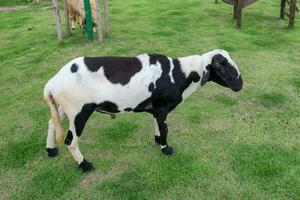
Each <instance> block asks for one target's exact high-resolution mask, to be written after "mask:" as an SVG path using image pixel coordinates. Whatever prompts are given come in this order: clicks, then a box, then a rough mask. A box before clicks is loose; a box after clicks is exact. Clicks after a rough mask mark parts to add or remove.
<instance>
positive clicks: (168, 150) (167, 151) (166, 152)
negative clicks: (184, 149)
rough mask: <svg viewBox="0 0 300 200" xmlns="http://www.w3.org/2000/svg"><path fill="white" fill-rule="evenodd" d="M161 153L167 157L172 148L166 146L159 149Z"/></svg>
mask: <svg viewBox="0 0 300 200" xmlns="http://www.w3.org/2000/svg"><path fill="white" fill-rule="evenodd" d="M161 152H163V154H165V155H167V156H169V155H171V154H172V153H173V147H171V146H166V147H165V148H163V149H161Z"/></svg>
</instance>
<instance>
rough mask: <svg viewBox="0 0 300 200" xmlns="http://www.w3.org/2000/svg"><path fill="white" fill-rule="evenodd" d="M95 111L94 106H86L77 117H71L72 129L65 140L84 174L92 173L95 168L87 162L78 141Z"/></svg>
mask: <svg viewBox="0 0 300 200" xmlns="http://www.w3.org/2000/svg"><path fill="white" fill-rule="evenodd" d="M93 111H94V108H93V106H90V105H85V106H83V108H82V110H81V111H80V112H79V113H78V114H77V115H76V116H75V117H69V121H70V127H69V131H68V134H67V137H66V139H65V144H66V145H68V149H69V151H70V153H71V154H72V156H73V158H74V159H75V160H76V162H77V163H78V166H79V168H81V169H82V170H83V171H84V172H87V171H91V170H93V169H94V167H93V164H92V163H91V162H88V161H86V160H85V158H84V157H83V155H82V154H81V152H80V150H79V146H78V139H79V137H80V135H81V133H82V131H83V129H84V126H85V124H86V122H87V120H88V118H89V117H90V116H91V114H92V113H93Z"/></svg>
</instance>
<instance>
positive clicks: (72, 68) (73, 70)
mask: <svg viewBox="0 0 300 200" xmlns="http://www.w3.org/2000/svg"><path fill="white" fill-rule="evenodd" d="M77 70H78V65H77V64H76V63H74V64H73V65H72V66H71V72H72V73H76V72H77Z"/></svg>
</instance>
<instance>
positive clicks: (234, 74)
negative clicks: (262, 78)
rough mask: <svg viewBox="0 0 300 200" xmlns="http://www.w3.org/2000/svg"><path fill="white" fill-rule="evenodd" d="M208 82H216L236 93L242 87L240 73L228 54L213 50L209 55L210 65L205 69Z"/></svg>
mask: <svg viewBox="0 0 300 200" xmlns="http://www.w3.org/2000/svg"><path fill="white" fill-rule="evenodd" d="M206 69H207V72H208V74H209V75H207V79H208V81H213V82H216V83H218V84H220V85H222V86H225V87H229V88H230V89H232V90H233V91H235V92H238V91H240V90H241V89H242V87H243V80H242V77H241V74H240V71H239V69H238V67H237V65H236V64H235V62H234V61H233V60H232V59H231V57H230V55H229V53H228V52H227V51H224V50H215V51H213V52H212V54H211V64H210V65H208V66H207V67H206Z"/></svg>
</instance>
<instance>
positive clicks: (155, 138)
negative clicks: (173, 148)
mask: <svg viewBox="0 0 300 200" xmlns="http://www.w3.org/2000/svg"><path fill="white" fill-rule="evenodd" d="M154 131H155V132H154V140H155V142H156V143H157V144H160V132H159V128H158V124H157V121H156V119H155V118H154Z"/></svg>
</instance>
